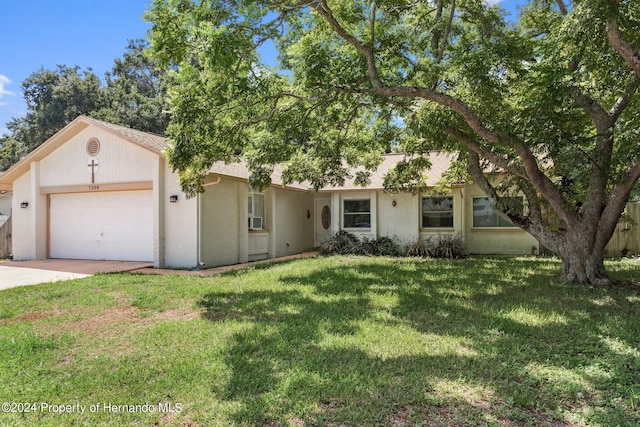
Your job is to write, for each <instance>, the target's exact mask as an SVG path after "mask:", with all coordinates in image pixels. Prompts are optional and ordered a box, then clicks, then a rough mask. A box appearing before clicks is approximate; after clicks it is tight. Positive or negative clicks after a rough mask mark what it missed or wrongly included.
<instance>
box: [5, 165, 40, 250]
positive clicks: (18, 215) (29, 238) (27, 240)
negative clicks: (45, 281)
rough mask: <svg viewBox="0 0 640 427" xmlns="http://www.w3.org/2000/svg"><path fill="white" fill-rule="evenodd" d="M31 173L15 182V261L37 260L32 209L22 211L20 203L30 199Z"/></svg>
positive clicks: (13, 207)
mask: <svg viewBox="0 0 640 427" xmlns="http://www.w3.org/2000/svg"><path fill="white" fill-rule="evenodd" d="M30 188H31V173H30V172H27V173H25V174H23V175H22V176H21V177H20V178H18V179H16V180H15V181H14V182H13V194H14V197H13V201H12V206H11V209H12V211H13V215H12V223H11V227H12V229H13V230H12V232H11V234H12V236H11V237H12V246H13V259H15V260H19V261H20V260H27V259H34V258H35V245H34V244H33V242H34V236H33V227H32V223H31V209H29V208H26V209H22V208H21V207H20V203H22V202H24V201H28V200H29V198H30Z"/></svg>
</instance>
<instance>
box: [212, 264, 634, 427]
mask: <svg viewBox="0 0 640 427" xmlns="http://www.w3.org/2000/svg"><path fill="white" fill-rule="evenodd" d="M333 264H334V265H330V264H329V263H328V264H327V267H325V268H321V269H317V270H315V271H312V272H310V273H308V274H301V275H289V276H284V277H280V280H279V283H276V284H274V286H273V290H264V291H247V290H238V292H221V293H217V292H214V293H210V294H208V295H206V296H205V297H204V298H203V300H202V301H201V304H202V306H203V307H205V308H206V312H205V314H204V316H205V317H206V318H207V319H209V320H211V321H214V322H217V321H230V320H231V321H238V322H246V325H247V326H246V328H243V330H242V332H240V333H236V334H235V335H234V337H233V339H232V341H231V342H230V344H229V351H228V353H227V355H226V363H227V365H228V366H229V367H230V368H231V372H232V374H231V377H230V379H229V381H228V382H227V383H226V384H223V385H220V386H219V387H217V388H215V389H214V392H215V393H216V395H217V396H218V397H219V398H221V399H225V400H229V401H236V402H240V403H241V407H240V409H239V410H238V411H237V412H236V413H235V414H234V415H233V416H234V420H233V421H235V422H237V423H246V424H271V423H273V424H285V425H286V424H287V423H288V422H289V423H290V422H294V423H295V422H298V421H301V420H302V421H305V422H307V423H309V424H312V425H324V424H331V423H335V424H340V423H345V424H347V425H362V424H364V425H409V424H415V423H419V422H426V423H427V425H438V423H440V425H473V424H475V423H488V424H496V425H513V424H515V425H517V424H519V423H522V424H523V425H525V424H527V423H528V424H535V425H554V426H555V425H565V424H566V425H570V422H569V421H567V420H564V419H563V418H562V411H570V412H574V413H583V412H585V411H586V412H588V414H587V416H588V417H589V421H590V422H591V423H594V424H599V425H625V424H626V425H635V423H637V422H640V415H639V414H638V412H637V408H636V409H634V408H635V407H634V403H633V399H637V398H638V397H639V395H640V388H639V387H638V385H637V384H638V383H639V382H640V360H638V347H639V345H638V337H639V336H640V327H639V326H638V323H637V322H636V321H635V320H637V316H638V314H639V312H640V310H639V309H638V305H639V303H638V302H637V300H630V299H628V298H627V297H628V296H629V293H628V292H627V291H625V290H624V289H621V290H603V289H593V288H584V289H583V288H578V287H571V286H565V285H561V284H557V283H555V282H553V274H554V273H555V266H551V267H550V266H549V263H548V262H545V261H540V260H536V259H531V260H524V261H522V263H521V264H519V265H518V266H517V267H514V265H513V262H512V261H511V260H509V259H504V260H502V259H489V260H477V259H476V260H466V261H459V262H447V261H443V262H424V263H421V262H398V263H394V264H378V263H376V262H375V261H371V260H366V259H355V260H354V261H353V263H352V264H349V263H348V259H347V261H346V262H344V263H342V264H341V265H335V264H336V263H335V262H334V263H333ZM514 269H515V270H517V271H514ZM380 299H384V300H385V301H387V302H388V301H389V300H393V301H394V303H393V304H392V305H391V306H389V305H388V304H387V303H386V302H385V303H380V302H379V300H380ZM371 325H377V326H378V327H382V328H386V329H385V330H387V331H390V332H393V331H395V332H397V333H398V337H397V339H398V340H400V341H402V340H404V339H406V338H405V337H404V335H403V332H402V331H403V329H402V328H409V329H410V330H412V331H414V333H418V334H421V335H424V334H434V336H436V337H444V338H447V337H448V338H452V339H457V340H460V342H464V343H465V347H467V348H461V349H460V351H453V352H452V351H444V350H443V351H440V352H438V351H435V352H429V351H417V352H416V351H413V352H412V351H409V350H402V348H403V345H404V343H403V342H398V349H399V350H398V353H397V354H394V349H393V348H390V349H386V350H385V351H381V350H380V349H378V348H376V345H377V343H376V342H375V340H374V341H371V340H370V335H375V332H371V331H370V330H369V329H366V330H365V329H364V328H370V327H372V326H371ZM382 338H384V337H382ZM382 338H381V337H377V338H376V339H382ZM389 339H390V340H392V341H393V339H395V338H393V337H391V338H389ZM434 339H435V338H434ZM379 350H380V351H379ZM555 375H558V376H561V375H563V376H564V377H563V378H562V379H558V378H555V377H554V376H555ZM443 384H444V386H443ZM447 384H450V385H451V387H452V388H453V389H452V390H449V391H448V392H447V391H443V387H444V390H446V387H447V386H446V385H447ZM456 388H457V390H456ZM465 394H467V396H465ZM630 400H631V403H630V404H629V401H630ZM291 417H293V419H291Z"/></svg>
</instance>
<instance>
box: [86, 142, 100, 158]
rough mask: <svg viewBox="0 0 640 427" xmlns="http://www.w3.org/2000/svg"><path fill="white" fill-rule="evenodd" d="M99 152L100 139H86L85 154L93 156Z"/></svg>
mask: <svg viewBox="0 0 640 427" xmlns="http://www.w3.org/2000/svg"><path fill="white" fill-rule="evenodd" d="M99 152H100V141H98V139H97V138H91V139H90V140H89V141H87V154H88V155H89V156H91V157H95V156H96V155H97V154H98V153H99Z"/></svg>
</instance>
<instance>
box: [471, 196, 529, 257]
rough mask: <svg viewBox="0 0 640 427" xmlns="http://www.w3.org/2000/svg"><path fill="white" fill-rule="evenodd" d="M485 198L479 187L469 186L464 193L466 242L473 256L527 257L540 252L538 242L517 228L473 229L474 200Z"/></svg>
mask: <svg viewBox="0 0 640 427" xmlns="http://www.w3.org/2000/svg"><path fill="white" fill-rule="evenodd" d="M474 197H485V194H484V193H483V192H482V190H481V189H480V188H479V187H478V186H477V185H475V184H474V185H469V186H467V187H466V188H465V191H464V212H465V228H464V230H465V242H466V245H467V248H468V250H469V252H470V253H472V254H483V255H493V254H500V255H526V254H532V252H533V250H534V249H535V253H537V251H538V241H537V240H536V239H535V238H534V237H533V236H532V235H530V234H529V233H527V232H526V231H523V230H521V229H520V228H517V227H502V228H475V227H473V198H474Z"/></svg>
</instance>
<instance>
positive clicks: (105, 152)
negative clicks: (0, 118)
mask: <svg viewBox="0 0 640 427" xmlns="http://www.w3.org/2000/svg"><path fill="white" fill-rule="evenodd" d="M91 137H95V138H97V139H98V140H99V141H100V152H99V153H98V154H97V155H96V156H95V157H96V159H97V160H98V162H99V165H100V166H99V169H98V170H97V172H96V173H95V181H96V183H101V184H106V183H119V182H135V181H149V180H153V179H154V178H155V177H154V173H153V168H151V167H150V166H149V165H150V164H152V163H153V162H155V161H156V159H157V158H158V156H157V154H154V153H152V152H151V151H149V150H147V149H144V148H142V147H139V146H138V145H136V144H133V143H131V142H128V141H124V140H122V139H120V138H118V137H117V136H116V135H114V134H111V133H109V132H106V131H104V130H102V129H100V128H97V127H95V126H89V127H88V128H86V129H84V130H82V131H81V132H79V133H78V134H77V135H74V136H73V137H71V138H70V139H69V141H67V142H65V143H64V144H63V145H62V146H60V147H59V148H58V149H57V150H55V151H54V152H53V153H51V154H49V155H48V156H47V157H45V158H44V159H42V161H41V162H40V163H41V167H40V179H41V181H42V182H43V183H46V184H43V185H47V186H55V185H76V184H87V183H91V171H90V169H89V167H88V166H87V165H88V161H89V155H88V154H87V152H86V149H85V147H86V143H87V141H88V140H89V139H90V138H91Z"/></svg>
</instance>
